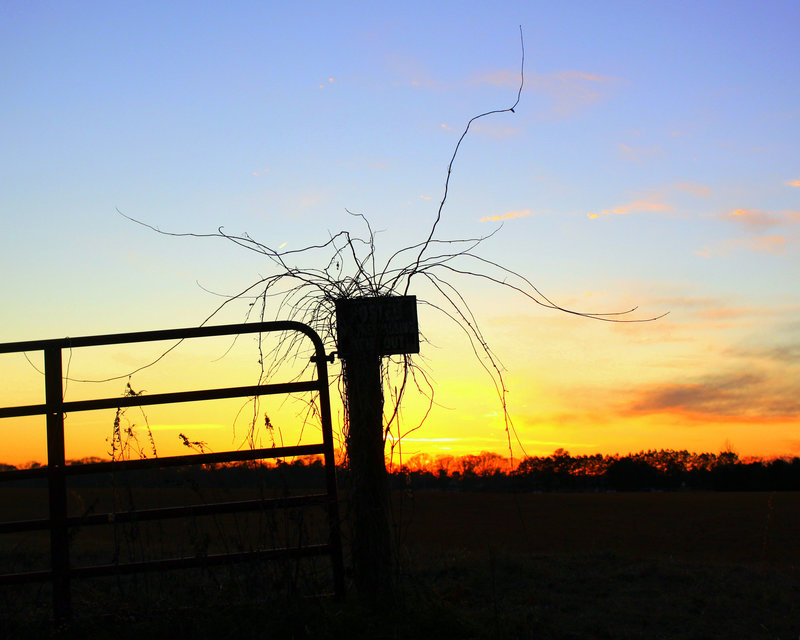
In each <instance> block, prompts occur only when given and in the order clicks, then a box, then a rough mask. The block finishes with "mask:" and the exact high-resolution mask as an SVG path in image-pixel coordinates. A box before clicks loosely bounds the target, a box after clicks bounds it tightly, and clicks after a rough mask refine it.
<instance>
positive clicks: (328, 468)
mask: <svg viewBox="0 0 800 640" xmlns="http://www.w3.org/2000/svg"><path fill="white" fill-rule="evenodd" d="M313 361H314V363H315V364H316V365H317V378H318V379H319V380H327V379H328V365H327V358H326V357H325V352H324V351H322V352H321V353H320V351H319V350H318V351H317V355H316V356H315V357H314V358H313ZM319 409H320V416H321V419H322V435H323V445H324V447H325V452H324V460H325V484H326V487H327V491H328V493H329V494H330V495H334V496H335V495H336V491H337V489H336V460H335V456H336V454H335V452H334V450H333V425H332V423H331V399H330V394H329V393H328V386H327V385H325V388H320V390H319ZM339 524H340V523H339V502H338V500H332V501H331V503H330V506H329V508H328V529H329V532H330V533H329V535H330V543H331V547H332V549H333V550H332V551H331V562H332V564H333V577H334V583H335V591H336V594H337V596H339V597H341V596H343V595H344V590H345V588H344V556H343V553H342V540H341V532H340V529H339Z"/></svg>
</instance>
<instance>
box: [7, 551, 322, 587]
mask: <svg viewBox="0 0 800 640" xmlns="http://www.w3.org/2000/svg"><path fill="white" fill-rule="evenodd" d="M330 553H331V546H330V545H329V544H318V545H308V546H305V547H290V548H281V549H261V550H258V551H241V552H237V553H219V554H213V555H208V556H191V557H186V558H165V559H163V560H146V561H142V562H127V563H120V564H104V565H97V566H92V567H75V568H74V569H72V575H74V576H75V577H76V578H96V577H100V576H112V575H125V574H129V573H138V572H142V571H164V570H168V569H190V568H192V567H213V566H218V565H221V564H228V563H235V562H247V561H250V560H271V559H276V558H310V557H314V556H321V555H326V554H330ZM51 578H53V572H52V571H29V572H27V573H15V574H10V575H0V584H6V585H9V584H25V583H29V582H43V581H45V580H50V579H51Z"/></svg>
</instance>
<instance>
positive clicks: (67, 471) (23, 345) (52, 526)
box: [0, 320, 345, 620]
mask: <svg viewBox="0 0 800 640" xmlns="http://www.w3.org/2000/svg"><path fill="white" fill-rule="evenodd" d="M278 331H296V332H299V333H302V334H304V335H305V336H306V337H308V338H309V339H310V340H311V342H312V343H313V345H314V355H313V356H312V357H311V361H312V362H313V363H314V364H316V370H317V377H316V380H309V381H294V382H283V383H273V384H259V385H253V386H243V387H241V386H240V387H227V388H216V389H204V390H199V391H181V392H173V393H161V394H153V395H147V396H144V395H132V396H125V397H121V398H100V399H94V400H78V401H72V402H67V401H65V400H64V397H63V390H62V384H63V371H62V351H63V350H64V349H74V348H78V347H90V346H101V345H113V344H131V343H137V342H155V341H161V340H185V339H188V338H201V337H211V336H224V335H234V334H235V335H239V334H245V333H272V332H278ZM26 351H43V352H44V376H45V403H44V404H35V405H24V406H13V407H0V418H13V417H22V416H34V415H45V416H46V417H47V466H43V467H38V468H34V469H18V470H12V471H3V472H0V482H4V481H11V480H21V479H33V478H41V477H45V478H47V487H48V503H49V517H48V518H45V519H37V520H24V521H16V522H0V534H3V533H12V532H20V531H38V530H43V529H49V530H50V569H49V570H42V571H31V572H25V573H10V574H0V585H9V584H22V583H28V582H47V581H51V582H52V584H53V614H54V617H55V618H56V619H57V620H65V619H67V618H69V617H70V616H71V612H72V606H71V590H70V582H71V579H72V577H95V576H105V575H119V574H128V573H138V572H142V571H159V570H165V569H179V568H189V567H198V566H211V565H218V564H223V563H233V562H243V561H247V560H252V559H257V558H261V559H265V558H266V559H270V558H281V557H291V558H300V557H307V556H317V555H326V554H327V555H329V556H330V557H331V564H332V569H333V579H334V589H335V595H336V596H337V597H342V596H343V595H344V590H345V581H344V561H343V554H342V540H341V533H340V529H339V507H338V497H337V490H336V463H335V459H334V447H333V426H332V422H331V404H330V394H329V389H328V371H327V363H328V362H333V354H332V355H331V356H327V355H326V354H325V346H324V345H323V343H322V339H321V338H320V337H319V335H318V334H317V333H316V331H314V330H313V329H312V328H311V327H309V326H308V325H306V324H303V323H301V322H296V321H290V320H286V321H273V322H259V323H245V324H230V325H216V326H206V327H190V328H184V329H164V330H158V331H141V332H134V333H117V334H105V335H95V336H83V337H79V338H60V339H52V340H31V341H26V342H9V343H5V344H0V354H2V353H18V352H26ZM296 392H317V393H318V394H319V410H320V418H321V423H322V439H323V441H322V443H320V444H310V445H297V446H289V447H272V448H266V449H264V448H262V449H249V450H245V451H225V452H220V453H205V454H190V455H183V456H170V457H164V458H146V459H138V460H119V461H111V462H94V463H88V464H71V465H67V464H66V460H65V445H64V414H65V413H67V412H73V411H90V410H98V409H120V408H122V407H131V406H148V405H154V404H171V403H178V402H195V401H200V400H217V399H223V398H236V397H250V396H262V395H274V394H289V393H296ZM314 454H322V455H323V458H324V468H325V485H326V492H325V493H322V494H307V495H302V496H293V497H286V498H273V499H260V500H244V501H236V502H218V503H212V504H203V505H184V506H179V507H168V508H158V509H143V510H135V511H126V512H122V513H105V514H94V515H91V516H68V515H67V490H66V479H67V476H74V475H84V474H92V473H108V472H119V471H128V470H131V471H132V470H140V469H151V468H162V467H173V466H187V465H198V464H211V463H220V462H240V461H245V460H262V459H267V458H282V457H286V456H298V455H314ZM320 504H323V505H326V506H327V508H328V529H329V532H328V542H327V544H318V545H307V546H298V547H291V548H277V549H262V550H257V551H249V552H240V553H227V554H226V553H221V554H214V555H207V556H203V557H201V558H198V557H183V558H162V559H159V560H150V561H141V562H128V563H121V564H111V565H92V566H85V567H76V568H73V567H71V566H70V560H69V529H70V528H71V527H78V526H86V525H99V524H108V523H109V522H111V521H112V520H113V521H114V522H131V521H133V520H137V521H141V520H161V519H165V518H179V517H187V516H196V515H211V514H217V513H237V512H244V511H255V510H260V509H281V508H289V507H297V506H306V505H320Z"/></svg>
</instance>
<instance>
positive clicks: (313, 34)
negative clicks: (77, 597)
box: [0, 0, 800, 464]
mask: <svg viewBox="0 0 800 640" xmlns="http://www.w3.org/2000/svg"><path fill="white" fill-rule="evenodd" d="M799 19H800V5H798V4H797V3H796V2H793V1H785V2H762V3H749V2H738V1H737V2H730V1H728V2H712V1H709V2H695V3H674V2H658V1H654V2H647V3H642V2H606V3H595V2H568V3H567V2H503V1H499V2H493V3H491V4H489V3H467V4H465V3H461V2H459V3H456V2H438V3H419V2H406V3H403V4H397V5H396V6H390V5H388V3H386V4H384V3H377V4H376V3H347V2H335V3H334V2H308V3H257V2H226V3H220V2H192V3H188V2H173V3H155V2H153V3H150V2H141V3H105V2H97V3H96V2H85V3H78V4H76V3H67V2H16V1H15V0H10V1H7V2H4V3H3V7H2V9H0V86H2V87H3V90H2V99H0V141H2V143H1V144H0V176H2V178H1V179H0V180H1V183H2V188H0V216H2V221H3V233H2V235H1V236H0V249H1V250H0V268H2V273H3V276H4V277H3V278H2V281H0V295H1V296H2V300H3V303H2V305H1V306H0V341H2V342H13V341H20V340H33V339H41V338H55V337H65V336H79V335H92V334H99V333H117V332H123V331H139V330H151V329H162V328H172V327H183V326H196V325H198V324H200V323H201V322H203V321H204V320H205V319H206V318H207V317H208V316H209V314H210V313H211V312H212V311H213V310H214V309H215V308H216V307H217V306H218V305H219V303H220V300H222V299H223V298H220V295H226V294H227V295H230V294H233V293H235V292H238V291H241V290H242V289H244V288H245V287H247V286H248V285H249V284H251V283H252V282H254V281H256V280H258V279H259V278H261V277H264V276H267V275H270V274H271V273H272V272H271V269H274V268H273V267H272V266H271V265H270V264H269V263H268V262H267V261H265V260H264V258H263V257H262V256H258V255H256V254H254V253H252V252H248V251H246V250H244V249H242V248H241V247H237V246H235V245H233V244H232V243H230V242H226V241H225V240H222V239H219V238H190V237H168V236H165V235H160V234H158V233H156V232H154V231H153V230H151V229H148V228H146V227H144V226H141V225H137V224H135V223H133V222H131V221H130V220H129V219H127V218H126V217H123V215H120V213H122V214H124V215H125V216H129V217H131V218H135V219H137V220H140V221H142V222H145V223H147V224H149V225H152V226H154V227H157V228H159V229H161V230H163V231H168V232H175V233H197V234H207V233H213V232H215V231H216V230H217V229H218V228H219V227H224V228H225V230H226V231H227V232H229V233H235V234H242V233H245V232H246V233H248V234H249V235H250V236H252V237H253V238H255V239H257V240H258V241H260V242H262V243H264V244H267V245H269V246H271V247H276V248H277V247H281V248H282V249H284V250H290V249H297V248H301V247H304V246H307V245H310V244H317V243H320V242H325V241H326V240H328V238H329V237H330V236H331V235H332V234H335V233H337V232H338V231H340V230H350V231H351V232H352V233H353V234H354V235H356V236H359V237H363V236H364V233H365V227H364V224H363V222H362V220H361V219H360V218H356V217H353V216H352V215H350V214H348V211H349V212H354V213H359V214H363V216H365V217H366V218H367V219H368V220H369V223H370V225H371V227H372V228H373V229H374V230H376V231H377V234H376V241H375V242H376V252H377V254H378V257H379V258H383V259H386V258H387V257H388V256H389V255H391V254H392V253H393V252H394V251H396V250H398V249H400V248H403V247H406V246H409V245H413V244H416V243H418V242H421V241H423V240H424V239H425V238H426V237H427V235H428V233H429V232H430V229H431V225H432V223H433V220H434V219H435V217H436V214H437V209H438V207H439V203H440V202H441V200H442V197H443V193H444V185H445V180H446V177H447V167H448V163H449V161H450V158H451V156H452V154H453V151H454V148H455V145H456V143H457V142H458V139H459V136H460V135H461V134H462V132H463V131H464V128H465V126H466V124H467V122H468V121H469V119H470V118H472V117H473V116H475V115H478V114H480V113H483V112H486V111H490V110H503V109H506V108H508V107H510V106H511V105H512V104H513V103H514V101H515V99H516V95H517V91H518V88H519V83H520V66H521V53H522V51H521V43H520V27H521V28H522V33H523V38H524V53H525V59H524V85H523V90H522V94H521V97H520V101H519V104H518V105H517V107H516V108H515V110H514V112H513V113H511V112H505V113H499V114H495V115H493V116H490V117H486V118H482V119H480V120H479V121H477V122H476V123H475V124H474V125H473V127H472V128H471V130H470V132H469V134H468V135H467V136H466V138H465V139H464V141H463V143H462V144H461V147H460V148H459V152H458V156H457V157H456V160H455V162H454V164H453V170H452V175H451V178H450V182H449V185H448V186H449V189H448V195H447V200H446V203H445V206H444V207H443V210H442V219H441V222H440V224H439V225H438V226H437V229H436V238H437V239H442V240H454V239H464V238H476V237H481V236H487V235H489V234H492V233H493V232H494V235H491V237H489V238H488V239H486V240H485V241H484V242H482V243H481V245H480V246H479V247H478V248H477V249H476V252H477V253H478V254H479V255H480V256H481V257H483V258H485V259H486V260H489V261H492V262H494V263H497V264H500V265H502V266H503V267H505V268H507V269H509V270H512V271H514V272H516V273H519V274H522V275H524V276H525V277H526V278H527V279H528V280H529V281H530V282H531V283H533V284H534V285H535V286H536V287H537V288H538V289H539V290H540V291H541V292H543V293H544V294H545V295H547V296H548V297H549V298H550V299H551V300H553V301H555V302H556V303H557V304H558V305H560V306H562V307H566V308H569V309H572V310H576V311H580V312H599V313H606V312H618V311H624V310H627V309H630V308H633V307H636V311H634V312H632V313H631V314H629V315H626V316H624V317H625V318H626V319H640V320H646V319H649V318H653V317H657V316H661V315H662V314H664V313H667V312H668V315H666V316H665V317H663V318H661V319H659V320H655V321H652V322H640V323H608V322H602V321H597V320H591V319H587V318H583V317H579V316H574V315H570V314H565V313H562V312H558V311H554V310H548V309H544V308H542V307H541V306H538V305H537V304H535V303H534V302H532V301H531V300H530V299H528V298H526V297H524V296H522V295H520V294H517V293H515V292H513V291H511V290H509V289H508V288H507V287H503V286H502V285H498V284H493V283H490V282H488V281H485V280H481V279H476V278H466V277H459V276H457V275H453V274H451V277H452V280H451V283H452V284H453V286H455V287H457V288H458V290H459V292H460V294H461V295H463V296H464V299H465V300H466V301H467V302H468V304H469V306H470V308H471V309H472V311H473V312H474V314H475V317H476V319H477V321H478V323H479V326H480V329H481V331H482V334H483V336H484V338H485V340H486V342H487V344H488V345H489V346H490V348H491V349H492V351H493V353H494V354H495V355H496V358H497V361H498V362H499V363H501V366H502V367H503V368H502V373H503V376H504V381H505V385H506V387H507V389H508V396H507V400H508V410H509V415H510V417H511V419H512V421H513V430H512V433H511V437H509V434H508V433H507V432H506V424H505V421H504V418H503V409H502V404H501V403H500V401H499V400H498V395H497V393H496V391H495V387H494V384H493V380H492V378H491V377H490V376H489V375H488V374H487V373H486V371H485V369H484V365H485V364H486V362H485V361H482V360H481V359H480V358H478V357H476V356H475V354H474V353H473V351H472V349H471V347H470V344H469V341H468V340H467V339H466V337H465V334H464V332H463V331H461V329H460V328H459V326H458V325H457V324H454V323H453V322H451V321H449V320H448V319H447V317H446V316H444V315H443V314H441V313H438V312H436V310H435V308H434V307H432V306H430V305H421V306H420V324H421V331H422V333H423V337H424V338H423V342H422V350H421V351H422V352H421V354H420V355H419V356H418V357H417V362H418V363H419V364H420V366H421V367H423V369H424V371H425V372H427V376H428V380H430V384H431V388H432V389H433V391H434V406H433V409H432V410H431V412H430V414H429V415H428V417H427V420H425V421H424V423H422V425H421V426H419V428H417V429H414V427H416V426H418V425H419V424H420V422H421V419H422V416H423V415H424V413H425V410H426V407H427V404H426V399H425V397H424V396H420V395H419V394H410V396H409V397H408V398H407V404H406V406H405V409H404V411H403V413H402V414H401V418H402V421H401V424H400V432H401V433H406V432H408V433H406V437H405V439H404V440H402V441H401V442H402V444H401V447H402V452H403V455H406V456H410V455H413V454H415V453H420V452H423V453H428V454H430V455H447V454H458V455H460V454H465V453H477V452H479V451H484V450H486V451H497V452H499V453H504V454H508V453H509V451H511V452H513V454H514V455H515V456H517V457H519V456H523V455H547V454H549V453H551V452H552V451H553V450H555V449H557V448H563V449H567V450H568V451H570V452H571V453H572V454H573V455H581V454H588V453H597V452H599V453H616V452H619V453H627V452H631V451H638V450H641V449H649V448H672V449H690V450H695V451H720V450H723V449H726V448H731V449H733V450H735V451H737V452H738V453H739V454H740V455H742V456H748V455H753V456H774V455H800V316H799V314H798V312H800V290H799V288H798V277H797V276H798V273H800V269H799V268H798V267H800V260H799V258H800V153H798V148H800V83H798V82H797V60H798V59H800V45H799V44H798V41H797V37H796V25H797V24H798V20H799ZM318 259H319V258H315V257H309V260H310V261H311V264H309V267H314V266H319V265H318V264H316V263H314V262H313V261H314V260H318ZM415 287H416V288H415ZM409 293H412V294H415V295H417V296H418V298H419V299H420V301H423V302H431V303H432V304H436V299H435V296H436V292H435V291H432V290H431V287H429V286H428V287H426V286H425V283H424V282H423V281H422V280H419V281H418V284H415V285H413V286H412V288H411V290H410V291H409ZM248 308H249V307H248V301H247V300H244V301H241V303H240V304H238V305H230V306H228V307H226V308H225V309H224V310H223V311H222V312H220V313H219V314H218V315H216V316H215V317H214V318H213V319H212V322H215V323H216V322H218V323H225V322H240V321H243V320H244V319H245V316H246V313H247V311H248ZM268 312H269V313H272V314H274V316H273V317H278V318H280V317H281V314H282V313H285V309H279V308H277V306H276V305H274V304H273V305H272V306H271V307H270V308H269V309H268ZM162 346H163V345H155V346H153V347H148V348H147V349H146V348H144V347H142V348H141V349H138V350H136V349H133V350H132V349H128V350H127V351H126V350H125V349H123V348H117V349H111V348H109V349H107V350H106V351H102V350H100V351H95V352H92V353H91V354H89V355H81V354H78V353H77V352H76V353H75V354H68V355H69V363H68V367H67V369H68V371H69V377H71V378H72V379H71V380H67V381H66V382H65V385H66V389H65V394H66V397H67V399H76V398H79V397H98V395H100V396H102V395H103V394H109V395H110V396H111V397H114V396H117V395H121V394H122V393H124V388H125V384H126V382H127V378H126V377H125V376H126V374H127V373H129V372H130V371H133V370H135V369H136V368H138V367H139V366H141V365H142V364H146V363H147V362H149V360H148V358H151V359H152V357H153V356H154V355H157V350H158V348H161V347H162ZM148 349H150V350H148ZM329 349H330V350H331V351H332V350H334V349H335V347H334V346H333V345H332V344H331V345H330V346H329ZM226 352H227V347H226V346H225V345H224V344H222V343H221V342H219V341H217V342H213V344H212V345H210V346H209V345H206V346H201V345H196V346H195V345H192V346H191V348H190V347H189V346H188V345H181V347H180V348H178V349H176V350H175V351H174V352H172V353H171V354H170V356H169V357H168V358H165V359H164V361H163V362H161V363H159V365H158V366H154V367H152V368H150V369H147V370H145V371H143V372H140V373H137V374H135V375H134V376H133V377H132V378H131V380H130V383H131V385H132V387H133V388H134V389H136V390H141V389H144V390H145V392H148V393H153V392H161V391H168V390H173V389H172V388H169V389H168V388H165V387H169V386H170V385H173V384H175V385H177V386H178V387H180V388H197V385H200V386H202V385H208V386H227V385H228V384H229V383H230V381H231V380H233V379H235V380H240V381H243V383H246V382H247V380H251V379H252V376H253V375H257V373H256V374H254V373H253V372H254V371H256V370H257V359H258V353H257V349H256V345H255V343H254V342H253V341H252V340H241V341H239V342H237V344H236V348H235V349H234V350H233V351H232V352H231V353H229V354H228V355H225V354H226ZM73 356H74V358H75V359H74V361H73V359H72V358H73ZM37 358H39V360H37ZM66 358H67V356H66V355H65V362H66ZM29 360H30V362H29V361H28V359H25V358H24V357H23V356H21V355H16V356H0V372H2V374H0V375H2V376H3V385H2V386H3V389H2V391H0V404H2V405H3V406H12V405H18V404H25V403H35V402H40V401H41V395H42V393H43V381H42V377H41V375H40V374H39V373H38V372H37V371H36V368H35V367H37V366H40V365H37V363H40V360H41V358H40V356H39V355H38V354H31V355H30V356H29ZM284 364H285V365H286V367H289V369H291V366H295V365H296V364H297V363H296V362H295V363H294V365H292V364H291V363H281V366H283V365H284ZM337 366H338V365H334V373H335V372H336V367H337ZM119 376H121V377H119ZM108 377H119V379H117V380H115V381H113V382H111V383H107V384H105V385H102V384H100V383H80V382H77V380H78V379H91V380H96V379H103V378H108ZM391 393H392V387H391V386H390V387H388V388H387V397H390V396H391ZM275 402H276V404H275V406H274V407H273V405H272V404H270V405H269V406H270V409H269V411H272V412H274V413H272V414H271V416H275V417H273V418H272V423H273V424H276V425H277V426H278V429H277V430H276V431H273V432H263V430H262V433H261V438H262V443H263V442H269V441H270V440H271V439H272V438H274V437H277V438H278V439H279V440H281V439H284V440H285V441H286V442H294V441H300V440H301V439H302V438H307V437H313V433H314V428H313V426H311V427H309V428H308V429H307V430H305V431H303V434H301V431H302V430H303V429H302V428H301V427H302V425H303V424H304V421H303V416H304V415H305V414H304V412H303V409H302V407H303V406H304V405H303V403H302V402H301V403H300V405H299V407H300V408H297V407H293V406H292V403H291V402H290V401H288V400H287V401H286V402H283V403H281V402H277V399H276V400H275ZM264 406H266V405H264ZM337 407H338V408H337ZM239 409H242V407H241V406H239V408H238V409H237V408H236V407H235V406H234V407H231V406H226V407H225V408H224V410H223V408H220V407H217V406H214V407H208V406H206V407H200V408H195V409H192V410H191V411H190V410H189V409H188V408H186V409H180V410H178V409H174V408H173V409H171V410H166V409H165V410H164V412H163V413H160V414H159V413H149V412H148V413H147V414H146V415H140V414H135V413H134V412H132V411H131V412H129V413H128V414H127V416H125V417H124V419H125V420H127V421H128V422H127V424H129V425H130V426H131V428H132V433H134V434H135V433H139V434H140V435H142V434H144V431H143V429H144V428H145V427H146V425H147V424H149V425H150V429H151V431H152V432H153V433H154V434H155V435H156V436H157V440H158V443H159V444H158V446H159V453H161V454H167V453H175V452H178V451H180V449H181V447H180V440H179V437H178V434H179V433H184V434H185V435H187V436H188V437H189V438H190V439H192V440H196V441H202V442H205V443H206V446H207V447H209V448H211V449H213V450H225V449H226V448H231V447H236V446H243V440H242V438H243V435H242V434H243V433H244V432H246V422H247V419H246V418H242V417H241V415H240V416H239V417H238V418H237V417H235V415H234V417H231V416H230V415H228V414H226V413H225V412H226V411H227V412H230V411H233V412H234V414H236V413H237V412H238V411H239ZM264 410H265V409H264V407H263V406H262V407H260V408H259V409H258V410H255V411H254V410H253V407H252V406H247V407H245V408H244V414H248V413H251V414H253V416H255V419H256V422H258V421H259V420H261V418H260V417H259V415H260V414H259V412H263V411H264ZM334 414H335V415H334V420H336V421H338V422H340V421H341V408H340V406H339V405H336V406H335V407H334ZM113 418H114V415H113V412H111V414H108V413H105V414H102V415H97V416H92V415H88V414H87V415H70V416H68V418H67V455H68V456H72V457H82V456H88V455H99V456H104V455H107V454H108V450H109V447H110V444H109V440H108V439H109V436H110V432H111V428H112V423H113ZM243 424H245V426H242V425H243ZM298 425H300V426H298ZM276 434H277V435H276ZM144 440H145V438H144V436H143V435H142V441H144ZM509 442H510V443H511V448H510V449H509ZM43 443H44V433H43V423H42V422H41V421H37V420H33V419H32V420H26V421H20V420H13V419H7V420H3V421H0V461H4V462H9V463H14V464H20V463H24V462H25V461H29V460H42V461H43V460H44V458H45V453H44V448H43V447H44V444H43Z"/></svg>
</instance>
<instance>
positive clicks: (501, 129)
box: [473, 122, 523, 140]
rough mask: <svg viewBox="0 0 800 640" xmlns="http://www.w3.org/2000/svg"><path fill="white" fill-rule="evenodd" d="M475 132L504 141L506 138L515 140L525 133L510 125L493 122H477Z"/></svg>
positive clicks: (474, 127)
mask: <svg viewBox="0 0 800 640" xmlns="http://www.w3.org/2000/svg"><path fill="white" fill-rule="evenodd" d="M473 130H474V131H475V133H476V134H478V135H483V136H488V137H490V138H495V139H496V140H504V139H506V138H513V137H515V136H519V135H521V134H522V133H523V130H522V129H520V128H519V127H512V126H509V125H500V124H494V123H491V122H476V123H475V125H474V126H473Z"/></svg>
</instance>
